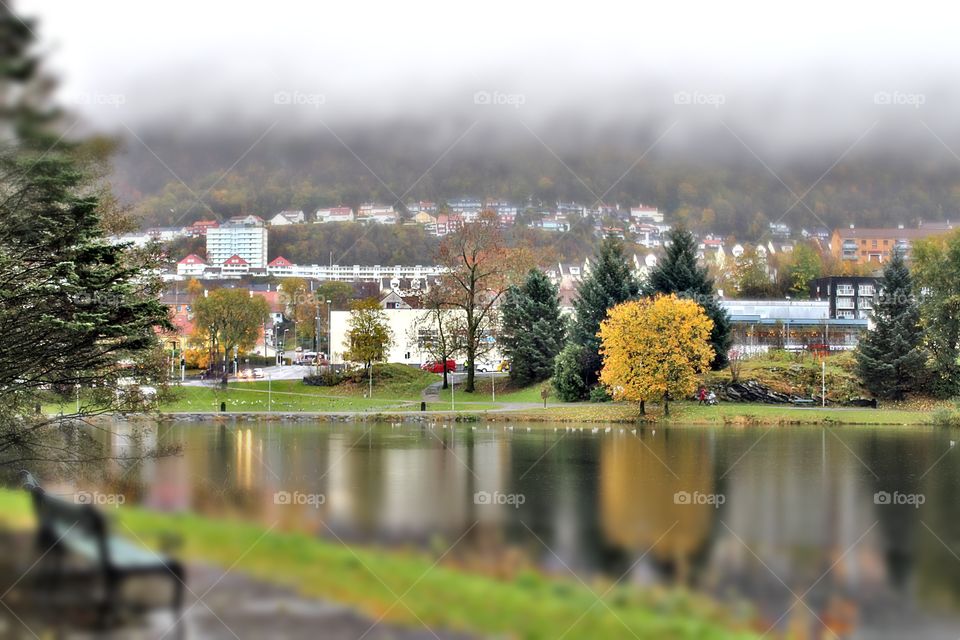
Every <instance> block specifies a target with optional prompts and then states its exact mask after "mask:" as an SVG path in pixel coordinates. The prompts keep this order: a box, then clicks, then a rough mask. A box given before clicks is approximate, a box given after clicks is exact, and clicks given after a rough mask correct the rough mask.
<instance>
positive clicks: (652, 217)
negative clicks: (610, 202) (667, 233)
mask: <svg viewBox="0 0 960 640" xmlns="http://www.w3.org/2000/svg"><path fill="white" fill-rule="evenodd" d="M630 217H631V218H633V219H634V220H649V221H650V222H658V223H662V222H663V214H662V213H660V211H659V210H658V209H657V208H656V207H648V206H646V205H640V206H639V207H630Z"/></svg>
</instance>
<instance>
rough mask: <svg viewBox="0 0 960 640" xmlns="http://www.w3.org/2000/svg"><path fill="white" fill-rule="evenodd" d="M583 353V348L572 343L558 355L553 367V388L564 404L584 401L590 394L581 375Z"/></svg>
mask: <svg viewBox="0 0 960 640" xmlns="http://www.w3.org/2000/svg"><path fill="white" fill-rule="evenodd" d="M583 351H584V349H583V347H581V346H580V345H578V344H574V343H572V342H571V343H570V344H568V345H567V346H565V347H564V348H563V351H561V352H560V354H559V355H557V359H556V362H555V363H554V366H553V388H554V390H555V391H556V392H557V397H558V398H559V399H560V400H562V401H563V402H576V401H577V400H583V399H584V398H586V397H587V395H588V393H589V389H588V388H587V383H586V382H585V381H584V379H583V374H582V373H581V372H582V370H583V366H582V364H581V360H582V359H583Z"/></svg>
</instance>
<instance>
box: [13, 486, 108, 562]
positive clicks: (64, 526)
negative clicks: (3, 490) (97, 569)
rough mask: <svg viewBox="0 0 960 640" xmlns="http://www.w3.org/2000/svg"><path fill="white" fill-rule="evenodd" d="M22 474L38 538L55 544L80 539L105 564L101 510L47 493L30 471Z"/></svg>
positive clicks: (105, 542) (105, 541) (106, 558)
mask: <svg viewBox="0 0 960 640" xmlns="http://www.w3.org/2000/svg"><path fill="white" fill-rule="evenodd" d="M23 476H24V482H23V485H24V488H25V489H27V491H29V492H30V495H31V497H32V498H33V509H34V512H35V514H36V516H37V525H38V528H39V533H40V539H41V542H42V543H43V544H44V545H47V546H54V545H57V544H60V543H61V542H62V541H63V540H65V539H67V538H69V539H70V540H71V541H75V540H82V541H84V542H85V543H86V544H85V545H84V546H86V547H88V548H89V549H90V551H91V554H92V555H93V556H94V558H93V559H94V561H96V562H99V563H100V564H102V565H104V566H108V565H109V555H108V554H109V547H108V545H107V522H106V518H104V516H103V514H101V513H100V512H99V511H97V509H96V508H94V506H93V505H90V504H75V503H73V502H68V501H67V500H63V499H62V498H57V497H55V496H51V495H49V494H47V492H46V491H44V490H43V487H41V486H40V484H39V483H38V482H37V481H36V479H35V478H34V477H33V476H32V475H31V474H30V473H29V472H23Z"/></svg>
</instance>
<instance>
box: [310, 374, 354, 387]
mask: <svg viewBox="0 0 960 640" xmlns="http://www.w3.org/2000/svg"><path fill="white" fill-rule="evenodd" d="M344 379H345V378H344V376H342V375H341V374H339V373H335V372H333V371H325V372H323V373H320V374H313V375H309V376H304V378H303V384H306V385H310V386H311V387H335V386H337V385H338V384H340V383H341V382H343V381H344Z"/></svg>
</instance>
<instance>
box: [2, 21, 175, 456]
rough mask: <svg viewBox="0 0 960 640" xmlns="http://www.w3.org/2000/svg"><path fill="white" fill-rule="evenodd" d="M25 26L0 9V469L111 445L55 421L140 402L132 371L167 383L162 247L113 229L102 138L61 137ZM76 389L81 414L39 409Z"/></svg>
mask: <svg viewBox="0 0 960 640" xmlns="http://www.w3.org/2000/svg"><path fill="white" fill-rule="evenodd" d="M30 24H32V23H27V22H24V21H23V20H21V19H20V18H19V17H18V16H16V15H14V14H13V12H12V11H11V10H10V9H9V7H6V6H2V7H0V132H2V135H3V137H4V146H3V148H2V149H0V326H3V328H4V330H3V331H2V332H0V469H2V467H3V466H4V465H13V464H15V463H17V462H18V461H22V460H30V461H42V460H47V461H51V462H69V463H71V464H76V463H79V462H82V461H83V460H84V459H85V458H87V457H98V456H102V455H105V454H104V453H103V452H102V451H99V450H97V451H92V450H91V449H88V448H87V445H89V446H90V447H91V448H92V449H96V448H97V447H96V442H95V440H94V439H93V438H89V437H88V436H89V434H88V432H80V433H78V435H77V438H76V439H75V440H74V441H73V442H71V443H69V444H65V443H64V442H63V441H61V440H60V438H61V436H62V435H63V433H67V432H66V431H61V430H59V429H57V428H56V427H59V426H62V423H63V422H70V421H78V420H82V419H83V418H85V417H88V416H90V415H94V414H96V413H104V412H110V411H118V410H137V409H143V408H144V405H143V402H142V398H138V397H135V396H140V394H139V392H138V391H137V392H136V393H131V392H129V390H128V389H127V387H121V386H120V382H121V381H122V379H124V378H128V377H129V376H130V375H131V371H136V372H137V374H138V378H139V380H140V381H141V382H143V383H150V382H155V381H158V380H159V381H160V382H162V381H163V380H162V372H163V371H165V370H166V366H165V365H166V362H163V361H161V360H160V359H159V358H160V357H161V356H160V354H161V352H160V351H159V343H158V340H157V335H156V332H155V329H156V328H158V327H163V328H170V326H171V325H170V324H169V321H168V319H167V310H166V308H165V307H164V306H163V305H162V304H161V303H160V301H159V293H160V291H161V286H162V283H161V282H160V280H159V278H157V277H155V276H153V275H152V274H153V273H155V271H154V270H155V269H156V268H157V267H158V266H159V264H160V263H159V261H158V260H157V257H158V256H157V255H156V254H152V255H150V254H149V252H148V251H144V252H140V251H137V250H135V249H134V248H132V247H129V246H122V245H115V244H113V243H111V242H110V241H109V240H108V239H107V237H106V231H105V226H104V220H103V217H104V214H105V212H106V209H107V207H106V206H105V202H108V201H109V200H110V195H109V193H107V192H106V191H105V187H104V186H103V184H102V183H101V182H100V181H99V180H98V178H99V177H100V175H101V173H100V172H99V171H98V169H99V166H98V165H99V164H100V162H101V161H102V160H103V158H102V157H101V155H100V154H99V152H98V151H97V149H96V145H95V144H86V143H74V142H67V141H65V140H63V139H62V138H63V133H61V132H62V129H61V128H60V127H58V124H59V118H60V114H59V112H58V110H57V109H56V108H55V106H53V105H52V104H51V103H50V101H49V100H48V94H49V90H50V88H51V86H52V84H51V83H50V81H49V78H47V77H45V76H44V75H43V74H41V72H40V70H39V60H38V59H37V58H36V57H34V56H33V55H32V54H31V53H30V52H31V51H32V50H33V30H32V29H31V26H30ZM131 365H132V366H131ZM158 376H161V377H158ZM78 389H82V390H83V396H84V402H83V403H82V404H80V405H79V407H80V408H79V410H78V411H77V412H76V413H74V414H69V415H65V416H62V417H46V416H44V415H42V414H41V413H40V412H39V411H37V410H36V407H38V406H39V405H40V404H41V403H42V402H48V401H49V400H50V399H51V393H62V394H64V395H66V396H67V397H68V398H69V399H70V403H69V405H68V406H72V404H73V402H72V401H73V399H74V397H75V394H77V393H78V391H77V390H78ZM78 404H79V403H78ZM106 455H109V453H107V454H106Z"/></svg>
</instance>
